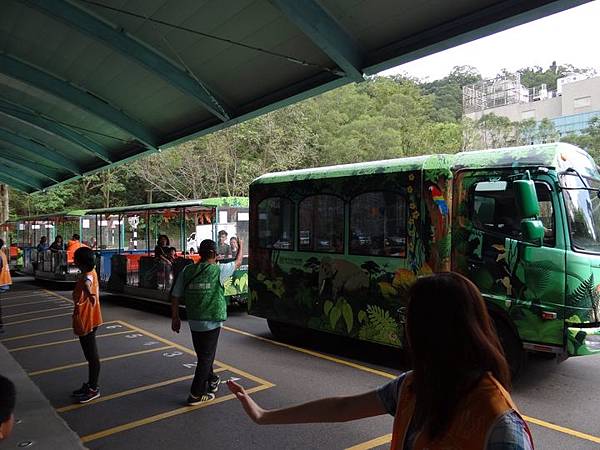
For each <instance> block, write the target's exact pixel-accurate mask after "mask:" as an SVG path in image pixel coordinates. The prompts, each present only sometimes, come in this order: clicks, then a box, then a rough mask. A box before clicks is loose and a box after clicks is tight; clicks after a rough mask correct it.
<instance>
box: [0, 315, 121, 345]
mask: <svg viewBox="0 0 600 450" xmlns="http://www.w3.org/2000/svg"><path fill="white" fill-rule="evenodd" d="M109 323H114V321H113V320H111V321H110V322H104V325H107V324H109ZM63 331H73V328H72V327H69V328H58V329H57V330H49V331H40V332H39V333H31V334H22V335H20V336H13V337H9V338H4V339H0V342H8V341H16V340H19V339H27V338H30V337H35V336H44V335H46V334H53V333H60V332H63Z"/></svg>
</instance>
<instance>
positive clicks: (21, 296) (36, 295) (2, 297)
mask: <svg viewBox="0 0 600 450" xmlns="http://www.w3.org/2000/svg"><path fill="white" fill-rule="evenodd" d="M42 292H43V291H42ZM30 297H43V295H42V293H41V292H39V293H37V294H27V295H11V296H5V295H3V294H0V301H4V300H19V299H21V298H30Z"/></svg>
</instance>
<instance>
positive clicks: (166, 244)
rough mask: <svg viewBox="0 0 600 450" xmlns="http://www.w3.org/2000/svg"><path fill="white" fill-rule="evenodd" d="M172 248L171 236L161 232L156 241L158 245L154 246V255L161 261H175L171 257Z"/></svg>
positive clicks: (168, 262) (169, 262)
mask: <svg viewBox="0 0 600 450" xmlns="http://www.w3.org/2000/svg"><path fill="white" fill-rule="evenodd" d="M170 249H171V242H170V241H169V237H168V236H167V235H166V234H161V235H159V236H158V239H157V241H156V247H154V257H155V258H156V259H157V260H158V261H160V262H164V263H167V264H171V263H172V262H173V261H172V260H171V258H170V257H169V250H170Z"/></svg>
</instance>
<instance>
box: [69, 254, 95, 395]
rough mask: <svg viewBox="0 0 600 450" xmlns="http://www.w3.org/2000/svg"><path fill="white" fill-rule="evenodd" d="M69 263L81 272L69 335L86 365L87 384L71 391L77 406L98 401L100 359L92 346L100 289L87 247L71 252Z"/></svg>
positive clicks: (75, 289) (92, 255)
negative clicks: (76, 338) (78, 344)
mask: <svg viewBox="0 0 600 450" xmlns="http://www.w3.org/2000/svg"><path fill="white" fill-rule="evenodd" d="M73 259H74V261H75V265H76V266H77V267H78V268H79V270H80V271H81V275H80V276H79V279H78V280H77V284H75V288H74V289H73V303H74V308H73V332H74V333H75V334H76V335H77V336H79V342H80V343H81V348H82V349H83V354H84V355H85V359H86V361H87V362H88V381H87V383H83V386H81V388H80V389H77V390H76V391H73V397H74V398H75V400H76V401H77V402H79V403H87V402H89V401H91V400H94V399H95V398H98V397H100V388H99V387H98V376H99V375H100V358H99V356H98V347H97V346H96V330H97V329H98V327H99V326H100V325H102V314H101V312H100V289H99V285H98V275H97V274H96V271H95V270H94V268H95V265H96V258H95V255H94V251H93V250H92V249H91V248H88V247H81V248H79V249H77V250H76V251H75V255H74V258H73Z"/></svg>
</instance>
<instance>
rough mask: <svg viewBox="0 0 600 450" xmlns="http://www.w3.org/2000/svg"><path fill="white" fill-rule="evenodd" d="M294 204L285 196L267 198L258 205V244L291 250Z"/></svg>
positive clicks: (264, 246)
mask: <svg viewBox="0 0 600 450" xmlns="http://www.w3.org/2000/svg"><path fill="white" fill-rule="evenodd" d="M292 236H294V204H293V203H292V202H291V201H290V200H289V199H287V198H282V197H276V198H267V199H265V200H263V201H262V202H260V204H259V205H258V245H259V246H260V247H263V248H276V249H280V250H293V248H294V244H293V241H292Z"/></svg>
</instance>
